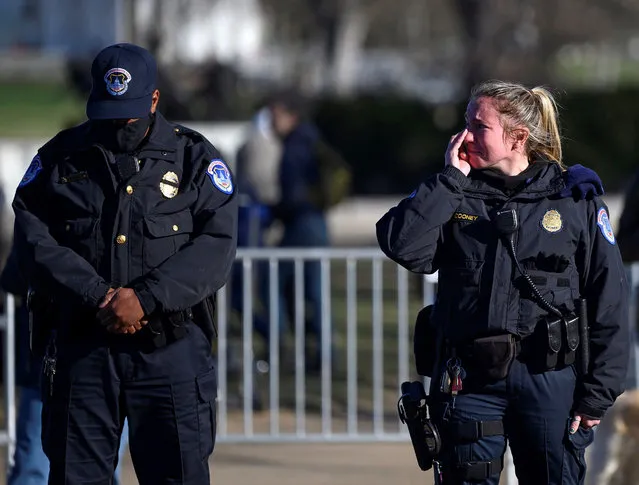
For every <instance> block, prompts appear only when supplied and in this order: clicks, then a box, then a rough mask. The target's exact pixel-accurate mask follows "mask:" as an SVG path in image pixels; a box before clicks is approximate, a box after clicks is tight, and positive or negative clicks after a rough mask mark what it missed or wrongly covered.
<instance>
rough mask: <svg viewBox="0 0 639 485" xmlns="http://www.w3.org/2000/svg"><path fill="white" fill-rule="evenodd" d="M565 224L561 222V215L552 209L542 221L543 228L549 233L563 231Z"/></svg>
mask: <svg viewBox="0 0 639 485" xmlns="http://www.w3.org/2000/svg"><path fill="white" fill-rule="evenodd" d="M562 226H563V222H562V220H561V214H560V213H559V211H556V210H555V209H551V210H549V211H547V212H546V213H545V214H544V217H543V219H542V220H541V227H543V228H544V229H545V230H546V231H548V232H558V231H560V230H561V228H562Z"/></svg>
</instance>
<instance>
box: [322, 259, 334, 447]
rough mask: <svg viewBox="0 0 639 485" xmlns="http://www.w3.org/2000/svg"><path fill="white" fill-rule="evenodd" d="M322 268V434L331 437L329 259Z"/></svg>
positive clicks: (323, 260)
mask: <svg viewBox="0 0 639 485" xmlns="http://www.w3.org/2000/svg"><path fill="white" fill-rule="evenodd" d="M321 268H322V277H321V280H322V322H321V325H322V339H321V352H322V434H323V435H324V436H329V435H330V434H331V433H332V424H331V416H332V410H331V403H332V396H331V363H332V362H331V360H332V358H331V353H332V345H331V342H332V335H331V333H332V332H331V262H330V260H329V259H324V258H323V259H322V260H321Z"/></svg>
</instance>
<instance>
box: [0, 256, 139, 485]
mask: <svg viewBox="0 0 639 485" xmlns="http://www.w3.org/2000/svg"><path fill="white" fill-rule="evenodd" d="M0 287H2V290H3V291H5V292H6V293H10V294H12V295H14V298H15V299H14V302H15V313H14V318H15V337H16V339H15V352H16V354H15V355H16V386H17V387H18V390H19V396H20V397H19V404H18V422H17V440H16V443H15V455H14V464H13V467H12V468H11V470H10V471H9V480H8V482H7V483H8V485H46V484H47V482H48V480H49V460H48V458H47V456H46V455H45V454H44V451H43V450H42V436H41V435H42V392H41V371H42V355H38V353H37V352H33V350H32V345H31V332H30V329H29V308H28V305H27V294H28V285H27V282H26V281H25V280H24V278H23V277H22V274H21V272H20V270H19V267H18V260H17V257H16V253H15V249H12V250H11V252H10V253H9V257H8V259H7V263H6V265H5V267H4V268H3V270H2V273H1V274H0ZM128 436H129V428H128V425H127V424H126V423H125V424H124V429H123V430H122V436H121V438H120V450H119V452H118V456H119V459H118V466H117V468H116V470H115V475H114V480H113V484H114V485H119V484H120V475H121V473H122V459H123V457H124V453H125V452H126V449H127V441H128Z"/></svg>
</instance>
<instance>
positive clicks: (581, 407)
mask: <svg viewBox="0 0 639 485" xmlns="http://www.w3.org/2000/svg"><path fill="white" fill-rule="evenodd" d="M574 414H579V415H581V416H585V417H587V418H588V419H601V418H603V416H604V414H605V411H602V410H601V409H597V408H594V407H592V406H589V405H588V404H586V403H584V402H580V403H577V406H575V411H574Z"/></svg>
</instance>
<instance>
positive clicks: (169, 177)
mask: <svg viewBox="0 0 639 485" xmlns="http://www.w3.org/2000/svg"><path fill="white" fill-rule="evenodd" d="M179 187H180V180H179V179H178V176H177V174H176V173H175V172H166V173H165V174H164V175H163V176H162V181H161V182H160V192H162V195H163V196H164V197H166V198H167V199H172V198H173V197H175V196H176V195H177V193H178V188H179Z"/></svg>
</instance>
